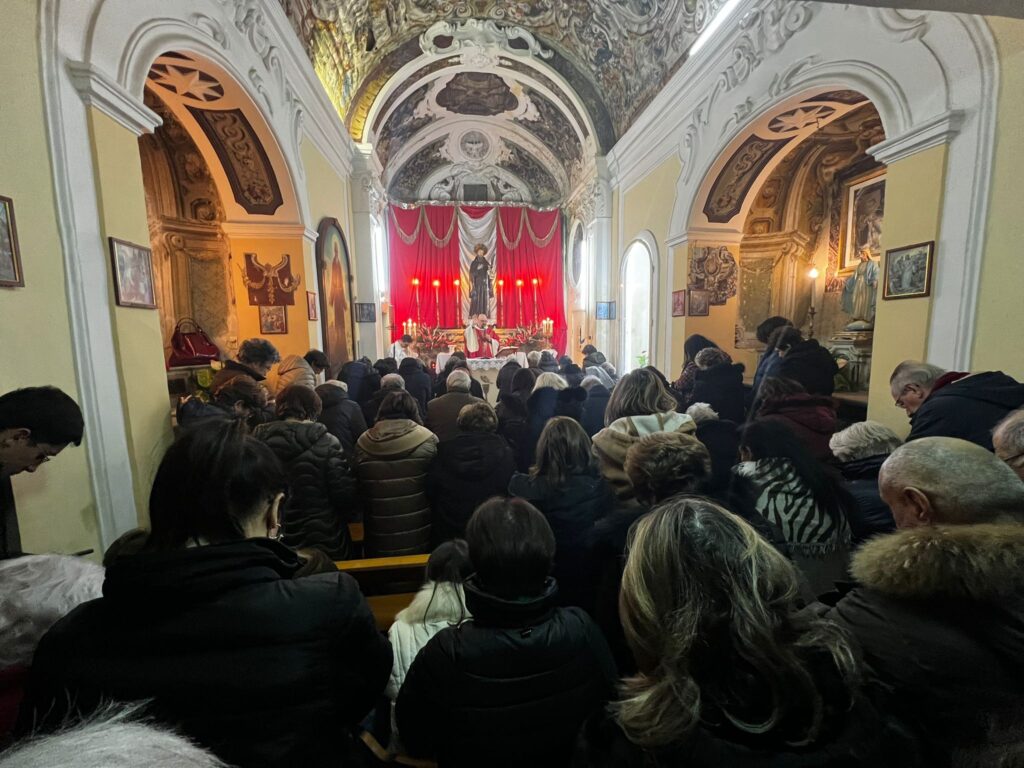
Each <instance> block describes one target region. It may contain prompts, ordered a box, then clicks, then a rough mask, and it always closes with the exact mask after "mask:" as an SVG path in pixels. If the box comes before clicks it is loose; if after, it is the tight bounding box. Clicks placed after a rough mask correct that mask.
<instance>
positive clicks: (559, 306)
mask: <svg viewBox="0 0 1024 768" xmlns="http://www.w3.org/2000/svg"><path fill="white" fill-rule="evenodd" d="M490 210H492V209H490V208H481V207H466V208H463V209H462V213H463V215H464V216H469V217H471V218H474V219H479V218H481V217H482V216H484V215H486V214H487V213H488V212H489V211H490ZM497 217H498V221H497V225H498V226H497V229H498V231H497V236H496V238H495V240H496V246H495V249H496V252H497V253H496V256H497V269H496V271H495V278H496V281H504V285H503V286H500V285H497V284H496V285H495V291H496V293H497V294H498V298H499V305H498V317H497V320H498V326H499V327H500V328H515V327H517V326H523V327H527V328H532V327H535V326H536V325H538V324H539V323H540V322H541V321H543V320H545V319H550V320H551V321H552V322H553V335H552V339H551V343H552V346H553V347H554V348H555V350H556V351H558V352H559V353H560V354H561V353H563V352H564V351H565V345H566V333H567V328H566V317H565V288H564V285H565V283H564V278H563V274H562V268H563V253H562V214H561V212H560V211H557V210H555V211H534V210H530V209H527V208H521V207H498V209H497ZM458 218H459V217H458V216H457V215H456V208H455V207H454V206H430V205H428V206H422V207H417V208H413V209H408V210H405V209H402V208H398V207H392V208H391V210H390V215H389V216H388V239H389V248H390V265H391V305H392V307H393V315H392V317H393V322H394V328H393V329H392V333H391V337H392V339H397V338H399V337H401V335H402V332H403V331H402V323H403V322H404V321H406V320H410V319H411V320H417V311H416V288H415V286H414V285H413V279H414V278H417V279H419V281H420V285H419V297H420V303H419V323H420V324H421V326H430V327H433V326H435V325H438V319H439V320H440V327H441V328H461V327H463V322H462V320H461V319H460V318H459V311H458V310H459V305H458V303H457V288H456V287H455V285H454V281H455V280H456V279H457V278H459V269H460V264H459V221H458ZM396 225H397V228H396ZM406 240H411V242H406ZM534 279H536V280H537V286H536V293H534V285H533V280H534ZM434 280H438V281H440V286H439V291H438V293H439V294H440V306H438V303H437V302H436V301H435V290H434V286H433V281H434ZM517 280H522V281H523V285H522V289H521V290H520V289H519V288H518V287H517V286H516V281H517ZM534 296H536V302H535V301H534ZM535 320H536V322H535Z"/></svg>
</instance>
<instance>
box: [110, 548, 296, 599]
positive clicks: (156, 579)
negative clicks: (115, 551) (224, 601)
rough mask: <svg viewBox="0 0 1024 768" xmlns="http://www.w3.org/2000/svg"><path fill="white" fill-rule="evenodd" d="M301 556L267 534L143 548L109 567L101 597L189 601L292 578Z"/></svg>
mask: <svg viewBox="0 0 1024 768" xmlns="http://www.w3.org/2000/svg"><path fill="white" fill-rule="evenodd" d="M301 567H302V561H301V560H300V559H299V556H298V555H297V554H296V553H295V552H293V551H292V550H290V549H288V547H286V546H285V545H284V544H281V543H279V542H276V541H272V540H270V539H246V540H244V541H235V542H230V543H227V544H211V545H209V546H205V547H190V548H188V549H176V550H172V551H169V552H141V553H139V554H137V555H133V556H131V557H126V558H121V559H118V560H116V561H115V562H114V563H113V564H111V565H110V567H109V568H107V575H106V580H105V581H104V582H103V596H104V597H106V598H108V599H109V600H113V601H117V600H130V601H132V602H135V603H137V604H138V605H139V606H140V607H144V606H152V607H157V606H158V605H160V604H167V603H183V602H184V603H187V602H191V601H194V600H202V599H205V598H209V597H216V596H217V595H219V594H222V593H224V592H226V591H228V590H231V589H236V588H240V587H245V586H249V585H253V584H261V583H267V582H272V581H280V580H281V579H291V578H294V576H295V574H296V573H297V572H298V571H299V569H300V568H301Z"/></svg>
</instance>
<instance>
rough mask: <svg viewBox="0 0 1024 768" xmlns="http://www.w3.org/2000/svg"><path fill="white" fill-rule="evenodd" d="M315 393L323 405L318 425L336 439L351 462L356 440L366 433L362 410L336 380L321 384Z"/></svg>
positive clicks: (341, 383)
mask: <svg viewBox="0 0 1024 768" xmlns="http://www.w3.org/2000/svg"><path fill="white" fill-rule="evenodd" d="M316 393H317V395H319V397H320V402H321V403H322V404H323V410H322V411H321V412H320V418H319V421H320V423H321V424H323V425H324V426H326V427H327V431H328V432H330V433H331V434H332V435H334V436H335V437H336V438H338V442H339V443H341V447H342V448H343V449H344V451H345V456H346V457H348V458H349V459H350V460H351V459H352V457H354V456H355V450H356V440H358V439H359V436H360V435H361V434H363V432H365V431H366V419H365V418H364V417H363V410H362V408H360V407H359V404H358V403H356V402H354V401H353V400H352V399H351V398H349V396H348V392H346V391H345V386H344V383H343V382H340V381H338V380H336V379H331V380H330V381H328V382H327V383H326V384H321V385H320V386H319V387H317V388H316Z"/></svg>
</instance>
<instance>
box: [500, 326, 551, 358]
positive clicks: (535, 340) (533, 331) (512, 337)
mask: <svg viewBox="0 0 1024 768" xmlns="http://www.w3.org/2000/svg"><path fill="white" fill-rule="evenodd" d="M499 343H500V344H501V346H503V347H518V349H519V351H520V352H533V351H535V350H539V349H547V348H548V347H549V346H550V345H549V344H548V339H547V337H546V336H545V335H544V331H543V329H542V328H541V327H540V326H537V327H536V328H522V327H519V328H514V329H512V330H511V331H510V332H509V333H508V335H507V336H502V337H500V338H499Z"/></svg>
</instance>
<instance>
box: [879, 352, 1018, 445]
mask: <svg viewBox="0 0 1024 768" xmlns="http://www.w3.org/2000/svg"><path fill="white" fill-rule="evenodd" d="M889 388H890V390H891V392H892V399H893V401H894V402H895V404H896V407H897V408H902V409H903V410H904V411H906V412H907V416H909V417H910V435H909V436H908V437H907V440H908V441H910V440H917V439H918V438H920V437H959V438H962V439H964V440H970V441H971V442H972V443H976V444H978V445H980V446H981V447H982V448H987V449H988V450H990V451H991V450H992V428H993V427H994V426H995V425H996V424H997V423H998V422H999V421H1000V419H1002V418H1003V417H1004V416H1006V414H1008V413H1009V412H1010V411H1012V410H1015V409H1017V408H1020V407H1021V406H1024V384H1021V383H1020V382H1018V381H1016V380H1015V379H1012V378H1010V377H1009V376H1007V375H1006V374H1005V373H1003V372H1002V371H986V372H983V373H958V372H956V371H945V370H943V369H942V368H939V367H938V366H935V365H929V364H928V363H921V362H918V361H916V360H904V361H903V362H902V363H900V364H899V365H897V366H896V369H895V370H894V371H893V372H892V376H891V377H890V378H889Z"/></svg>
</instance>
